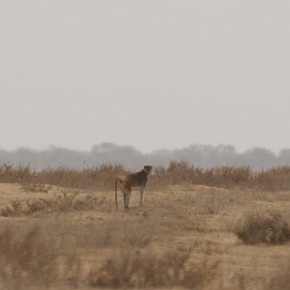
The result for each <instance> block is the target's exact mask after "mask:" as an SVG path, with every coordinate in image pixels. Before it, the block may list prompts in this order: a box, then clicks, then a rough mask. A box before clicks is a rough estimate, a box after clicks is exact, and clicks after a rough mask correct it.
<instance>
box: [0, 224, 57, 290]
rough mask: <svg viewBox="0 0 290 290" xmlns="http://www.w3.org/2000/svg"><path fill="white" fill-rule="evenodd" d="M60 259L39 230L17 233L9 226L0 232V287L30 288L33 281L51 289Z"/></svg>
mask: <svg viewBox="0 0 290 290" xmlns="http://www.w3.org/2000/svg"><path fill="white" fill-rule="evenodd" d="M57 257H58V252H57V250H56V249H55V248H54V247H53V246H52V245H50V244H48V243H47V241H46V240H45V237H44V236H43V235H42V234H41V233H40V228H39V227H37V226H34V227H28V228H26V229H25V230H22V231H15V230H13V229H11V228H10V227H8V226H6V227H5V228H3V229H2V230H1V233H0V279H1V281H0V285H1V284H2V285H3V286H5V287H6V288H5V289H29V286H28V285H30V284H31V282H33V283H34V284H36V285H39V286H44V285H45V286H48V285H50V284H51V283H52V282H53V281H54V279H55V278H56V275H57V268H56V263H57ZM1 289H4V288H1Z"/></svg>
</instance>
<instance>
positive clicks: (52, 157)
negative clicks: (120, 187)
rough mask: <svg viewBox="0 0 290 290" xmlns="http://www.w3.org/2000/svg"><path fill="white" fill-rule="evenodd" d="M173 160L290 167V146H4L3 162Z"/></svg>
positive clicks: (133, 163)
mask: <svg viewBox="0 0 290 290" xmlns="http://www.w3.org/2000/svg"><path fill="white" fill-rule="evenodd" d="M170 161H185V162H187V163H189V164H191V165H194V166H195V167H199V168H204V169H207V168H213V167H221V166H230V167H244V166H249V167H250V168H251V169H252V170H254V171H260V170H264V169H265V170H266V169H269V168H272V167H277V166H290V148H289V149H282V150H281V151H280V152H279V153H278V154H275V153H273V152H272V151H270V150H268V149H264V148H259V147H256V148H253V149H250V150H247V151H245V152H237V150H236V149H235V148H234V147H233V146H231V145H219V146H211V145H190V146H188V147H184V148H181V149H175V150H165V149H164V150H163V149H161V150H156V151H154V152H152V153H148V154H144V153H142V152H141V151H139V150H137V149H135V148H134V147H132V146H119V145H116V144H113V143H101V144H98V145H95V146H93V148H92V149H91V150H90V151H76V150H70V149H66V148H60V147H51V148H49V149H47V150H40V151H37V150H32V149H28V148H19V149H17V150H14V151H7V150H1V149H0V163H9V164H11V165H16V166H17V165H29V166H30V167H31V168H32V169H35V170H41V169H44V168H56V167H67V168H72V169H83V168H87V167H95V166H100V165H102V164H107V163H111V164H122V165H124V166H125V167H126V168H128V169H132V170H136V169H139V168H140V167H142V166H143V165H144V164H152V165H153V166H165V167H166V166H167V165H168V164H169V163H170Z"/></svg>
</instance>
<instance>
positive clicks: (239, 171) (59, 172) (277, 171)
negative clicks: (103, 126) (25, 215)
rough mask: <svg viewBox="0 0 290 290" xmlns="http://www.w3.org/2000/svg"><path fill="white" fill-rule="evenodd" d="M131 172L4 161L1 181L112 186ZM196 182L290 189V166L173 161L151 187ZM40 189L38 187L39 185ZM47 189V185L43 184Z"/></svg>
mask: <svg viewBox="0 0 290 290" xmlns="http://www.w3.org/2000/svg"><path fill="white" fill-rule="evenodd" d="M126 173H128V170H126V169H125V167H124V166H122V165H112V164H104V165H102V166H99V167H91V168H84V169H82V170H76V169H70V168H66V167H59V168H47V169H43V170H41V171H35V170H33V169H31V168H30V167H29V166H21V165H19V166H12V165H9V164H2V165H0V182H5V183H20V184H38V187H39V188H40V190H41V186H40V185H41V184H46V185H56V186H62V187H70V188H84V189H99V190H112V188H113V185H114V181H115V178H116V177H117V176H120V175H124V174H126ZM176 184H179V185H180V184H194V185H207V186H216V187H225V188H229V187H233V186H242V187H251V188H252V187H256V188H260V189H264V190H288V189H290V167H277V168H272V169H269V170H266V171H260V172H254V171H252V170H251V169H250V168H249V167H219V168H211V169H202V168H196V167H194V166H192V165H189V164H188V163H186V162H175V161H172V162H171V163H170V164H169V166H168V167H155V168H154V173H153V174H152V176H151V178H150V188H151V189H153V190H154V189H160V188H162V187H166V186H167V185H176ZM36 190H37V189H36ZM43 190H47V188H45V187H43Z"/></svg>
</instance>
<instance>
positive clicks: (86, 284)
mask: <svg viewBox="0 0 290 290" xmlns="http://www.w3.org/2000/svg"><path fill="white" fill-rule="evenodd" d="M124 172H126V170H125V169H124V168H123V167H122V166H119V165H118V166H115V165H104V166H102V167H100V168H88V169H85V170H83V171H73V170H69V169H66V168H59V169H47V170H43V171H41V172H33V171H32V170H30V169H29V168H28V167H21V166H19V167H17V168H15V167H12V166H10V165H7V164H4V165H2V166H1V167H0V289H3V290H4V289H11V290H14V289H15V290H16V289H17V290H18V289H19V290H21V289H29V290H30V289H31V290H34V289H35V290H36V289H44V290H46V289H64V290H68V289H104V290H105V289H116V288H119V289H175V290H177V289H179V290H181V289H198V290H232V289H236V290H270V289H271V290H288V289H289V287H290V286H289V285H290V276H289V272H290V242H289V241H290V227H289V225H290V169H289V168H276V169H272V170H269V171H265V172H258V173H255V172H251V170H250V169H249V168H218V169H211V170H201V169H197V168H193V167H191V166H189V165H187V164H186V163H176V162H172V163H171V164H170V165H169V167H168V168H156V169H155V171H154V173H153V175H152V178H151V180H150V182H149V184H148V188H147V190H146V193H145V206H143V207H139V206H138V203H139V193H138V192H137V191H136V190H135V191H134V192H133V194H132V198H131V203H130V206H131V207H130V209H129V210H123V209H119V211H118V212H116V210H115V203H114V192H113V191H114V189H113V188H114V179H115V177H116V176H117V175H118V174H121V173H124ZM120 201H121V194H120Z"/></svg>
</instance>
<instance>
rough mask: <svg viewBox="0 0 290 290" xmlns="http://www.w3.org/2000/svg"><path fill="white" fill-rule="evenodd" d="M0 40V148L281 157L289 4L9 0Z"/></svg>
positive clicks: (260, 0)
mask: <svg viewBox="0 0 290 290" xmlns="http://www.w3.org/2000/svg"><path fill="white" fill-rule="evenodd" d="M0 35H1V39H0V43H1V45H0V82H1V85H0V100H1V107H0V130H1V139H0V148H4V149H15V148H17V147H20V146H23V147H30V148H36V149H42V148H46V147H48V146H50V145H56V146H63V147H67V148H72V149H85V150H86V149H91V147H92V146H93V145H94V144H97V143H101V142H113V143H117V144H120V145H133V146H135V147H136V148H138V149H140V150H142V151H143V152H150V151H152V150H154V149H160V148H168V149H172V148H180V147H183V146H187V145H189V144H195V143H202V144H212V145H217V144H220V143H223V144H231V145H234V146H235V147H236V148H237V149H238V150H246V149H248V148H251V147H254V146H262V147H265V148H268V149H271V150H275V151H276V150H279V149H281V148H286V147H290V133H289V125H290V113H289V109H290V53H289V52H290V1H289V0H284V1H283V0H276V1H273V0H243V1H233V0H221V1H217V0H191V1H189V0H175V1H173V0H146V1H145V0H144V1H136V0H130V1H128V0H122V1H120V0H103V1H98V0H83V1H80V0H49V1H44V0H25V1H23V0H9V1H1V2H0Z"/></svg>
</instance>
